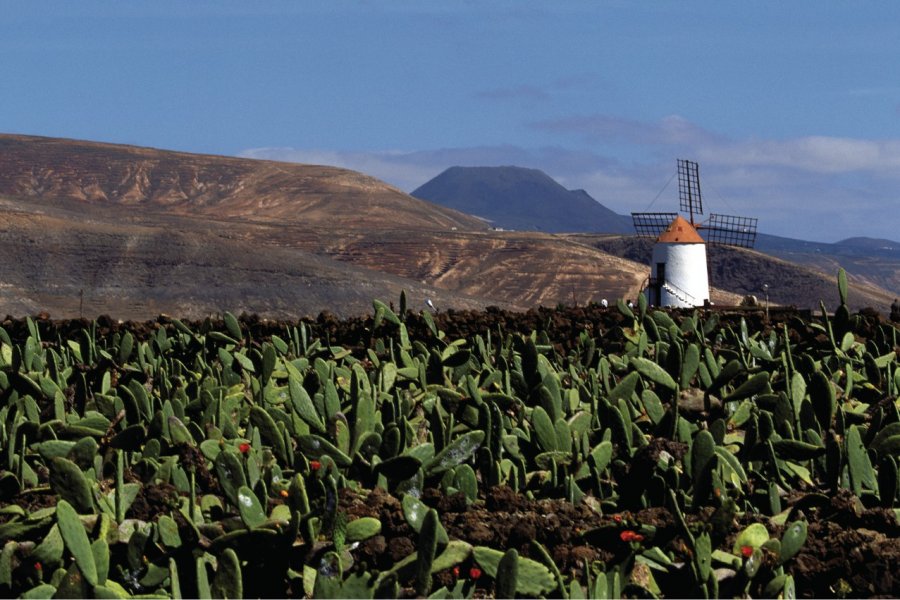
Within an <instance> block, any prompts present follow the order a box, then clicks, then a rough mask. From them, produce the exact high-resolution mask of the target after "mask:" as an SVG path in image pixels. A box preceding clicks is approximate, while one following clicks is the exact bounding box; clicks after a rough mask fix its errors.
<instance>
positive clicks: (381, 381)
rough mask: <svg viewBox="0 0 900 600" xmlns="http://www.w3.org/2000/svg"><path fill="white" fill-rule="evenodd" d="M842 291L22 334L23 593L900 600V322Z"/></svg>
mask: <svg viewBox="0 0 900 600" xmlns="http://www.w3.org/2000/svg"><path fill="white" fill-rule="evenodd" d="M834 296H835V297H834V298H833V299H825V302H823V303H822V304H821V310H820V311H814V312H810V311H796V310H790V309H783V308H778V309H776V308H774V307H773V308H772V310H771V311H770V312H767V311H764V309H761V308H752V309H732V310H724V309H717V310H699V309H698V310H678V311H674V310H660V309H654V308H652V307H648V306H647V305H646V303H645V302H644V301H643V300H641V301H640V302H638V303H637V304H636V305H635V306H633V307H629V306H628V305H627V304H626V303H625V302H624V301H619V302H618V303H616V304H615V305H614V306H611V307H609V308H601V307H599V306H587V307H559V308H557V309H546V308H541V309H535V310H531V311H528V312H525V313H513V312H507V311H502V310H500V309H493V308H491V309H487V310H486V311H484V312H453V311H448V312H438V313H432V312H428V311H413V310H409V309H408V307H407V302H406V297H405V295H401V297H400V298H399V301H398V302H397V304H396V305H394V304H392V303H390V302H383V301H379V300H375V301H374V302H373V306H372V313H371V314H370V316H368V317H366V318H356V319H347V320H338V319H336V318H334V317H332V316H329V315H328V314H326V313H323V314H321V315H320V316H319V318H318V319H315V320H304V321H295V322H274V321H265V320H261V319H259V318H256V317H253V316H246V315H245V316H242V317H240V318H238V317H235V316H234V315H232V314H231V313H224V314H223V315H220V316H215V317H211V318H209V319H206V320H204V321H182V320H179V319H176V318H172V317H167V316H161V317H160V318H159V319H157V320H155V321H152V322H141V323H133V322H127V323H119V322H116V321H113V320H111V319H109V318H106V317H102V318H98V319H96V320H93V321H89V320H77V321H54V320H50V319H49V318H41V317H34V318H25V319H21V320H16V319H9V318H8V319H7V320H5V321H4V322H2V323H0V398H2V401H0V547H2V551H0V595H2V596H3V597H28V598H49V597H81V598H91V597H94V598H128V597H143V598H147V597H155V598H170V597H171V598H178V597H184V598H192V597H203V598H208V597H215V598H240V597H289V598H301V597H306V598H313V597H314V598H330V597H339V598H373V597H377V598H390V597H436V598H471V597H476V598H482V597H542V596H543V597H561V598H567V599H571V600H574V599H576V598H618V597H785V598H787V597H870V596H892V597H898V596H900V540H898V537H900V484H898V460H900V410H898V409H900V404H898V395H900V361H898V353H900V330H898V326H897V324H896V323H893V322H891V321H889V320H888V319H887V318H886V317H884V316H882V315H879V314H877V313H876V312H874V311H865V310H864V311H860V312H855V313H854V312H851V311H850V310H849V309H848V306H847V280H846V275H845V274H844V272H843V271H841V272H840V273H839V274H838V277H837V285H836V293H835V294H834ZM826 304H827V306H826Z"/></svg>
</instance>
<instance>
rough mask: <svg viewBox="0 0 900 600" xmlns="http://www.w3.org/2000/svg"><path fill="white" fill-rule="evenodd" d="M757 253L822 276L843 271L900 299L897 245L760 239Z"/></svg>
mask: <svg viewBox="0 0 900 600" xmlns="http://www.w3.org/2000/svg"><path fill="white" fill-rule="evenodd" d="M756 249H757V250H759V251H761V252H765V253H766V254H768V255H770V256H775V257H778V258H781V259H783V260H786V261H790V262H792V263H796V264H799V265H804V266H806V267H809V268H812V269H815V270H817V271H820V272H823V273H835V272H837V270H838V269H840V268H843V269H845V270H846V271H847V273H848V274H851V275H853V276H854V277H856V278H857V280H859V281H862V282H866V283H868V284H871V285H875V286H879V287H881V288H884V289H885V290H888V291H892V293H893V294H894V295H895V296H900V242H894V241H891V240H883V239H875V238H867V237H854V238H848V239H845V240H841V241H839V242H835V243H833V244H829V243H822V242H807V241H803V240H793V239H790V238H782V237H777V236H773V235H759V236H758V237H757V240H756Z"/></svg>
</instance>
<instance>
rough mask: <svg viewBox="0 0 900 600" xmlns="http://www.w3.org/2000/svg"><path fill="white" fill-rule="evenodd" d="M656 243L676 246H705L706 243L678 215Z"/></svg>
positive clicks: (685, 220) (686, 221) (692, 227)
mask: <svg viewBox="0 0 900 600" xmlns="http://www.w3.org/2000/svg"><path fill="white" fill-rule="evenodd" d="M656 241H657V242H662V243H678V244H705V243H706V242H705V241H704V240H703V238H702V237H700V234H699V233H697V230H696V229H694V226H693V225H691V224H690V223H689V222H688V220H687V219H685V218H684V217H682V216H681V215H678V216H677V217H675V219H674V220H673V221H672V223H670V224H669V226H668V227H666V230H665V231H663V232H662V233H661V234H659V237H658V238H656Z"/></svg>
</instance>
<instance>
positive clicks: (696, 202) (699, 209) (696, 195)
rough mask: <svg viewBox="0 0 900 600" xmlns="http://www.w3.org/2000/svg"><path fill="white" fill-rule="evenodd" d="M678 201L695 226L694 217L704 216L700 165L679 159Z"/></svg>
mask: <svg viewBox="0 0 900 600" xmlns="http://www.w3.org/2000/svg"><path fill="white" fill-rule="evenodd" d="M678 200H679V202H680V203H681V210H682V211H684V212H686V213H688V214H689V215H690V217H691V225H693V224H694V215H695V214H698V215H702V214H703V197H702V196H701V195H700V165H698V164H697V163H695V162H694V161H692V160H684V159H683V158H679V159H678Z"/></svg>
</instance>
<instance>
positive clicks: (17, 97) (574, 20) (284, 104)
mask: <svg viewBox="0 0 900 600" xmlns="http://www.w3.org/2000/svg"><path fill="white" fill-rule="evenodd" d="M0 10H2V15H3V16H2V19H0V53H2V56H3V60H2V61H0V81H2V82H3V86H2V93H0V131H2V132H14V133H25V134H35V135H46V136H56V137H70V138H78V139H90V140H100V141H109V142H120V143H128V144H136V145H143V146H153V147H157V148H164V149H173V150H184V151H190V152H203V153H212V154H224V155H238V156H250V157H258V158H273V159H279V160H293V161H298V162H311V163H318V164H333V165H338V166H345V167H349V168H353V169H357V170H360V171H363V172H366V173H368V174H371V175H373V176H376V177H379V178H380V179H383V180H385V181H387V182H389V183H392V184H394V185H396V186H397V187H399V188H401V189H403V190H404V191H411V190H413V189H414V188H416V187H418V186H419V185H421V184H423V183H425V182H426V181H427V180H429V179H430V178H432V177H434V176H435V175H437V174H439V173H440V172H441V171H443V170H444V169H446V168H448V167H451V166H454V165H472V166H475V165H518V166H525V167H533V168H539V169H542V170H543V171H545V172H547V173H548V174H549V175H551V176H552V177H554V178H555V179H557V180H558V181H559V182H560V183H562V184H563V185H565V186H566V187H568V188H570V189H575V188H583V189H586V190H587V191H588V192H589V193H590V194H591V195H592V196H593V197H594V198H596V199H597V200H598V201H600V202H601V203H603V204H604V205H606V206H608V207H610V208H612V209H613V210H616V211H618V212H620V213H626V214H627V213H629V212H631V211H644V210H663V211H666V210H675V209H676V208H677V190H676V187H675V183H674V182H672V183H670V184H669V185H668V187H666V183H667V182H668V181H669V180H670V178H671V176H672V174H673V173H674V170H675V161H676V158H690V159H693V160H696V161H698V162H699V163H700V173H701V186H702V188H703V191H704V201H705V206H706V208H707V211H708V212H709V211H711V212H719V213H725V214H739V215H748V216H757V217H759V219H760V222H759V227H760V230H761V231H764V232H766V233H772V234H776V235H784V236H789V237H797V238H802V239H810V240H817V241H837V240H839V239H843V238H846V237H851V236H870V237H882V238H888V239H894V240H898V239H900V231H898V230H900V216H898V215H900V211H898V209H900V200H898V197H900V193H898V192H900V134H898V126H900V60H898V57H900V35H898V34H897V23H900V3H898V2H894V1H890V2H888V1H881V2H879V1H872V2H865V3H850V2H823V1H821V0H816V1H792V2H768V1H761V2H729V1H721V0H720V1H704V2H700V1H695V2H692V1H681V2H675V1H672V2H649V1H648V2H632V1H627V2H626V1H621V2H620V1H591V2H576V1H569V2H566V1H562V2H546V1H528V0H520V1H515V2H512V1H509V2H504V1H494V2H481V1H478V2H475V1H472V2H449V1H447V0H441V1H433V2H432V1H428V0H414V1H413V0H410V1H384V2H376V1H352V2H351V1H341V0H330V1H327V2H325V1H323V2H306V1H293V0H292V1H271V2H259V3H250V2H229V1H221V2H206V1H202V0H192V1H190V2H184V1H181V0H179V1H177V2H176V1H170V0H154V1H153V2H112V1H107V2H98V1H95V0H83V1H80V2H71V1H65V2H63V1H53V2H49V1H41V0H34V1H31V2H20V1H15V2H13V1H8V0H0Z"/></svg>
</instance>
